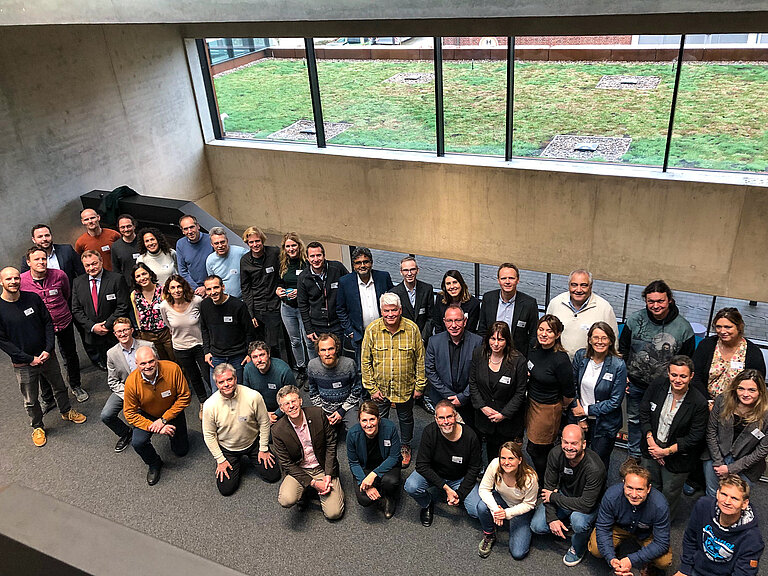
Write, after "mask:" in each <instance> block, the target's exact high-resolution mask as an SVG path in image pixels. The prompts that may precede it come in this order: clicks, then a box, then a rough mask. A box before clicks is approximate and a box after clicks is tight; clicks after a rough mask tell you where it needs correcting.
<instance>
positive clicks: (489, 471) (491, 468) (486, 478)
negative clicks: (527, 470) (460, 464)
mask: <svg viewBox="0 0 768 576" xmlns="http://www.w3.org/2000/svg"><path fill="white" fill-rule="evenodd" d="M498 473H499V459H498V458H494V459H493V460H491V461H490V462H489V463H488V467H487V468H486V469H485V474H483V479H482V481H481V482H480V489H479V494H480V498H481V499H482V501H483V502H485V504H486V506H488V510H490V511H491V513H493V512H496V510H500V509H501V506H499V504H498V502H496V498H494V497H493V492H492V491H494V490H495V491H496V493H497V494H498V495H499V496H501V498H502V499H503V500H504V502H506V503H507V507H506V508H505V509H504V513H505V514H506V517H507V520H511V519H512V518H514V517H515V516H520V515H522V514H526V513H527V512H530V511H531V510H533V509H534V508H535V507H536V499H537V498H538V497H539V481H538V479H537V478H536V474H535V473H532V474H531V475H529V476H528V477H527V478H526V482H527V483H526V485H525V488H522V489H520V488H518V487H517V485H516V484H515V485H513V486H507V484H506V483H505V482H504V480H501V481H500V482H497V481H496V474H498Z"/></svg>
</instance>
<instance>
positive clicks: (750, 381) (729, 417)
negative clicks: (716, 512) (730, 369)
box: [704, 369, 768, 496]
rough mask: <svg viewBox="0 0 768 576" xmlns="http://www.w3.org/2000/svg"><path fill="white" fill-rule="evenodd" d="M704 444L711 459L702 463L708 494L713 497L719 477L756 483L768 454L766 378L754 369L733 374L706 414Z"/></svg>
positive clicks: (763, 468) (767, 394) (767, 395)
mask: <svg viewBox="0 0 768 576" xmlns="http://www.w3.org/2000/svg"><path fill="white" fill-rule="evenodd" d="M707 446H708V447H709V453H710V454H711V460H707V461H706V462H705V463H704V475H705V477H706V480H707V494H708V495H710V496H715V493H716V492H717V487H718V484H719V482H720V479H721V478H723V477H725V476H727V475H728V474H738V475H739V476H741V477H742V478H743V479H744V480H746V481H747V483H749V484H751V483H752V482H757V481H758V480H759V479H760V476H762V475H763V472H764V471H765V457H766V456H768V391H767V390H766V388H765V378H763V375H762V374H761V373H760V372H758V371H757V370H754V369H747V370H744V371H743V372H741V373H739V374H737V375H736V377H735V378H734V379H733V380H732V381H731V382H730V383H729V384H728V386H727V387H726V388H725V391H724V392H723V393H722V394H720V395H719V396H718V397H717V398H716V399H715V402H714V404H713V406H712V411H711V412H710V413H709V424H708V426H707Z"/></svg>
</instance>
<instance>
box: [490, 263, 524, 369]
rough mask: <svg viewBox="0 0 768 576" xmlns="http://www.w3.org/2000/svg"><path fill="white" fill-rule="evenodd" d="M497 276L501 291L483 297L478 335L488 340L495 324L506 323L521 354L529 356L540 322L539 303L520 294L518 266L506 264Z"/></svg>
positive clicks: (494, 291) (492, 291)
mask: <svg viewBox="0 0 768 576" xmlns="http://www.w3.org/2000/svg"><path fill="white" fill-rule="evenodd" d="M496 276H497V280H498V282H499V287H500V289H499V290H491V291H490V292H486V293H485V294H483V302H482V306H481V307H480V324H479V326H478V328H477V333H478V334H480V335H481V336H484V335H485V333H486V331H487V330H488V328H489V327H490V326H491V324H493V323H494V322H506V323H507V325H508V326H509V331H510V332H511V333H512V343H513V344H514V345H515V348H516V349H517V351H518V352H520V354H522V355H523V356H527V355H528V348H529V346H530V345H531V341H532V340H533V338H534V336H535V332H536V323H537V322H538V320H539V307H538V305H537V304H536V299H535V298H533V297H532V296H528V294H525V293H524V292H518V290H517V284H518V283H519V282H520V270H519V269H518V267H517V266H516V265H515V264H512V263H510V262H505V263H504V264H502V265H501V266H499V270H498V272H497V274H496Z"/></svg>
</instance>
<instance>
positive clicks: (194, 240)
mask: <svg viewBox="0 0 768 576" xmlns="http://www.w3.org/2000/svg"><path fill="white" fill-rule="evenodd" d="M179 228H181V231H182V233H183V234H184V236H183V237H182V238H179V239H178V241H177V242H176V263H177V265H178V267H179V274H181V276H182V278H184V280H186V281H187V282H189V285H190V286H191V287H192V289H193V290H194V291H195V294H197V295H198V296H200V297H202V298H205V286H203V282H204V281H205V278H206V276H208V272H207V270H206V267H205V262H206V259H207V258H208V256H209V255H210V254H211V252H213V247H212V246H211V237H210V236H208V234H206V233H205V232H201V231H200V225H199V224H198V223H197V218H195V217H194V216H192V215H190V214H185V215H184V216H182V217H181V218H179Z"/></svg>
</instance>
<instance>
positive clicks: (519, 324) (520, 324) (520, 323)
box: [517, 320, 528, 328]
mask: <svg viewBox="0 0 768 576" xmlns="http://www.w3.org/2000/svg"><path fill="white" fill-rule="evenodd" d="M527 324H528V322H526V321H525V320H518V321H517V327H518V328H525V327H526V325H527Z"/></svg>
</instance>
